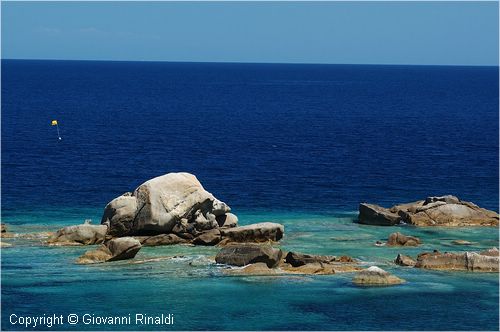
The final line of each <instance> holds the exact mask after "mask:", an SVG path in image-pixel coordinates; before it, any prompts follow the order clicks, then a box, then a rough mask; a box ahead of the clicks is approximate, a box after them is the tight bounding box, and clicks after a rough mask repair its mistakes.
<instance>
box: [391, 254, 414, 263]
mask: <svg viewBox="0 0 500 332" xmlns="http://www.w3.org/2000/svg"><path fill="white" fill-rule="evenodd" d="M394 263H396V264H397V265H401V266H415V264H416V262H415V260H413V258H411V257H410V256H406V255H403V254H398V257H396V259H395V260H394Z"/></svg>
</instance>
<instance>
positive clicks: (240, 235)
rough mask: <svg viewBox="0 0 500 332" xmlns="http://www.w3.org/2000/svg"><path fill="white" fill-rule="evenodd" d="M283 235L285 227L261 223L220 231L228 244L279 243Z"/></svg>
mask: <svg viewBox="0 0 500 332" xmlns="http://www.w3.org/2000/svg"><path fill="white" fill-rule="evenodd" d="M284 233H285V227H284V226H283V225H280V224H276V223H272V222H263V223H258V224H252V225H247V226H239V227H233V228H227V229H221V234H222V237H223V238H226V239H227V241H228V242H268V241H279V240H281V238H282V237H283V234H284Z"/></svg>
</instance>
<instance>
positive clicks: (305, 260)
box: [215, 244, 360, 275]
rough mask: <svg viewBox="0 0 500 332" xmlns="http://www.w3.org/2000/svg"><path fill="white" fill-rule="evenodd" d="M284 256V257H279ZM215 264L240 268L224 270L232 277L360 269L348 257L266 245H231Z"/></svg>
mask: <svg viewBox="0 0 500 332" xmlns="http://www.w3.org/2000/svg"><path fill="white" fill-rule="evenodd" d="M283 257H284V258H283ZM215 260H216V262H217V263H219V264H226V265H233V266H243V268H242V269H228V270H226V273H228V274H233V275H234V274H236V275H279V274H335V273H340V272H353V271H358V270H360V268H359V267H357V262H356V261H355V260H354V259H352V258H351V257H348V256H341V257H337V256H320V255H309V254H301V253H297V252H288V253H287V254H286V255H285V254H284V253H283V252H282V251H281V250H280V249H278V248H273V247H271V246H270V245H268V244H261V245H258V244H231V245H229V246H227V247H224V248H223V249H222V250H221V251H220V252H219V253H218V254H217V256H216V258H215Z"/></svg>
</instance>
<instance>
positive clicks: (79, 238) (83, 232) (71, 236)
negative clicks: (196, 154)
mask: <svg viewBox="0 0 500 332" xmlns="http://www.w3.org/2000/svg"><path fill="white" fill-rule="evenodd" d="M107 231H108V227H107V226H106V225H90V224H81V225H74V226H67V227H64V228H61V229H60V230H58V231H57V232H56V234H55V235H53V236H52V237H50V238H49V239H48V240H47V243H48V244H51V245H61V246H64V245H90V244H99V243H102V242H104V240H105V238H106V233H107Z"/></svg>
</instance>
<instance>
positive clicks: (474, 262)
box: [415, 248, 499, 272]
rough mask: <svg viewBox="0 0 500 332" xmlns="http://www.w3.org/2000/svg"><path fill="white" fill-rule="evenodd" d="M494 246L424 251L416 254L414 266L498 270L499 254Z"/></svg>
mask: <svg viewBox="0 0 500 332" xmlns="http://www.w3.org/2000/svg"><path fill="white" fill-rule="evenodd" d="M495 249H496V248H494V249H491V250H489V251H485V252H481V253H477V252H459V253H452V252H445V253H441V252H439V251H434V252H424V253H421V254H419V255H418V256H417V263H416V264H415V267H417V268H423V269H432V270H451V271H453V270H458V271H473V272H498V270H499V268H498V266H499V256H498V250H496V251H495Z"/></svg>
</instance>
